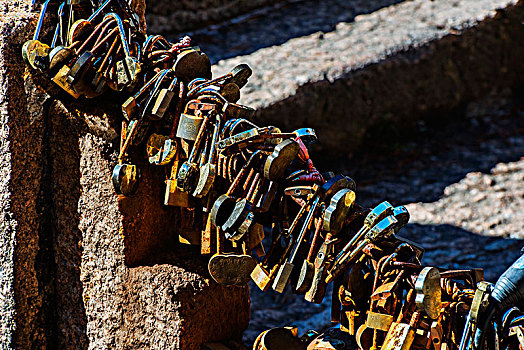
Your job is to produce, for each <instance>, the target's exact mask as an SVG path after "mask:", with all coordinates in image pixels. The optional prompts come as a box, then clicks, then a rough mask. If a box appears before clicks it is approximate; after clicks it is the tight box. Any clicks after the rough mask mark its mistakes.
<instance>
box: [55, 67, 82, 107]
mask: <svg viewBox="0 0 524 350" xmlns="http://www.w3.org/2000/svg"><path fill="white" fill-rule="evenodd" d="M70 70H71V68H70V67H68V66H66V65H64V66H62V68H60V70H59V71H58V72H57V73H56V74H55V75H54V76H53V78H52V79H51V80H52V81H53V82H54V83H55V84H56V85H58V86H60V87H61V88H62V89H63V90H64V91H66V92H67V93H68V94H69V95H71V96H73V97H74V98H75V99H76V98H79V97H80V94H79V93H78V92H76V91H75V90H74V89H73V86H72V85H71V84H70V83H69V81H68V80H67V77H68V76H69V71H70Z"/></svg>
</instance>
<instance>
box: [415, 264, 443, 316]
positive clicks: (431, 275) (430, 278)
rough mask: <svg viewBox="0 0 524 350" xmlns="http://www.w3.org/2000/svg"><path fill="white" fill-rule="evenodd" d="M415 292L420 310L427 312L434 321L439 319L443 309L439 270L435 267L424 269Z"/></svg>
mask: <svg viewBox="0 0 524 350" xmlns="http://www.w3.org/2000/svg"><path fill="white" fill-rule="evenodd" d="M415 290H416V291H417V296H416V298H415V303H416V305H417V308H418V310H419V311H421V312H425V313H426V315H427V316H428V317H429V318H431V319H432V320H436V319H437V318H439V316H440V312H441V308H442V300H441V295H442V289H441V287H440V272H439V270H438V269H437V268H435V267H425V268H424V269H422V271H421V272H420V274H419V275H418V277H417V280H416V282H415Z"/></svg>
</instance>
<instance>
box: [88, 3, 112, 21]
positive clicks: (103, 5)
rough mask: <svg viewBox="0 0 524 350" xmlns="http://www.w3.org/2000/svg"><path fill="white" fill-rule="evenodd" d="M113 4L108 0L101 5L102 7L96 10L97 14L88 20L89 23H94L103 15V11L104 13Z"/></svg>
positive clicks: (94, 13)
mask: <svg viewBox="0 0 524 350" xmlns="http://www.w3.org/2000/svg"><path fill="white" fill-rule="evenodd" d="M110 2H111V0H106V1H105V2H104V3H103V4H102V5H100V7H99V8H98V9H96V11H95V12H93V14H92V15H91V16H89V18H88V19H87V21H88V22H89V23H91V22H93V20H94V19H95V18H96V17H98V15H99V14H100V13H102V11H104V9H105V8H106V7H107V5H108V4H109V3H110Z"/></svg>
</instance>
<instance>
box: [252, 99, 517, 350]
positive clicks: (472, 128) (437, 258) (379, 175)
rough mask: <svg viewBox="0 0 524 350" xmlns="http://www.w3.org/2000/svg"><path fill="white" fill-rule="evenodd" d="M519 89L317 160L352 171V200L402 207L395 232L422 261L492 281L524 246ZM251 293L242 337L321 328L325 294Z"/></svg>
mask: <svg viewBox="0 0 524 350" xmlns="http://www.w3.org/2000/svg"><path fill="white" fill-rule="evenodd" d="M512 96H513V97H512ZM515 96H516V97H515ZM521 96H522V94H521V91H520V92H516V95H513V94H508V92H506V93H504V94H502V95H501V94H497V95H496V96H490V97H488V98H485V99H483V100H482V101H479V102H475V103H471V104H469V105H468V106H467V107H466V108H464V109H463V110H462V111H460V114H463V117H464V118H461V119H460V118H457V119H456V121H455V122H453V121H450V122H446V123H443V122H442V120H448V119H446V118H443V119H439V120H438V121H435V123H433V124H425V125H422V124H421V125H419V130H418V132H416V133H412V134H408V135H406V134H404V135H399V136H397V138H396V139H395V140H391V139H387V138H386V139H385V140H386V143H385V144H381V145H374V146H372V145H369V144H368V145H366V146H365V148H364V150H363V151H362V152H361V153H359V155H358V156H355V157H353V158H352V159H350V160H349V161H342V162H341V161H340V160H339V161H337V160H331V161H329V162H325V163H324V164H322V167H324V168H326V169H328V168H332V169H337V170H338V171H341V172H343V173H345V174H347V175H350V176H352V177H354V178H355V180H356V182H357V200H358V201H359V203H362V204H364V205H366V206H373V205H376V204H378V203H379V202H380V201H382V200H388V201H390V202H391V203H392V204H394V205H400V204H406V205H407V208H408V210H409V212H410V214H411V220H410V224H409V225H408V226H406V228H404V229H403V230H402V231H401V232H400V233H399V235H401V236H404V237H406V238H408V239H411V240H413V241H415V242H417V243H420V244H421V245H422V246H423V247H424V248H425V249H426V252H425V255H424V258H423V263H424V264H426V265H431V266H443V267H447V268H463V267H480V268H484V269H485V277H486V279H487V280H489V281H495V280H496V279H497V277H498V276H499V275H500V274H501V273H502V272H503V271H504V270H505V269H506V268H507V267H508V266H509V265H510V264H511V263H512V262H513V261H514V260H515V259H516V258H517V257H518V256H519V254H520V249H521V248H522V247H523V246H524V241H523V240H524V220H523V215H522V214H523V212H522V210H523V208H524V104H522V102H521V101H519V100H518V97H521ZM454 117H456V116H454ZM250 293H251V303H252V304H251V305H252V306H251V323H250V326H249V328H248V330H247V332H246V333H245V335H244V340H245V341H246V343H248V344H251V343H252V342H253V340H254V338H255V337H256V336H257V335H258V334H259V333H260V332H262V331H263V330H265V329H268V328H271V327H276V326H282V325H290V324H296V325H298V326H299V332H305V331H306V330H307V329H310V328H313V329H317V330H319V329H322V328H325V327H328V326H329V325H330V309H329V305H330V302H331V300H330V298H329V297H326V298H325V300H324V302H323V303H322V304H321V305H315V304H310V303H307V302H305V301H304V300H303V299H302V298H301V297H299V296H295V295H293V294H291V292H290V291H289V290H286V292H285V293H284V294H278V293H274V292H267V293H261V292H260V291H259V290H258V289H257V287H256V286H254V285H253V286H251V292H250Z"/></svg>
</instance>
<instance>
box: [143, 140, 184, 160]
mask: <svg viewBox="0 0 524 350" xmlns="http://www.w3.org/2000/svg"><path fill="white" fill-rule="evenodd" d="M146 150H147V155H148V159H149V163H151V164H155V165H166V164H169V163H171V161H172V160H173V159H174V158H175V156H176V153H177V144H176V141H175V140H171V139H170V138H169V137H167V136H164V135H159V134H151V136H149V140H148V141H147V146H146Z"/></svg>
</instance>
